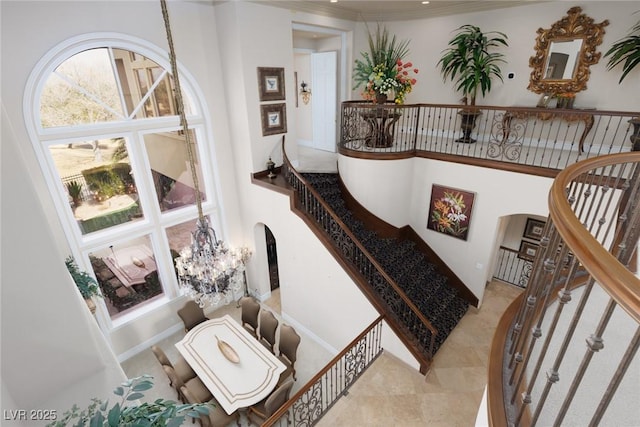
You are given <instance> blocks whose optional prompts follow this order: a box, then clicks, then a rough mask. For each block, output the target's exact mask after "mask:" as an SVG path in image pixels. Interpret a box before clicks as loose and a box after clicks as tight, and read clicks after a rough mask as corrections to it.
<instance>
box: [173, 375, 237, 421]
mask: <svg viewBox="0 0 640 427" xmlns="http://www.w3.org/2000/svg"><path fill="white" fill-rule="evenodd" d="M180 392H181V393H182V395H183V396H184V397H185V400H186V403H190V404H192V405H193V404H197V403H210V404H211V405H209V406H208V408H209V414H208V415H204V414H201V415H200V418H199V419H198V421H200V425H201V426H202V427H225V426H227V425H229V423H230V422H231V421H233V420H234V419H235V421H236V424H237V425H238V427H240V413H239V412H238V411H234V412H233V413H232V414H231V415H229V414H227V413H226V412H225V411H224V409H222V406H220V404H219V403H218V401H217V400H216V399H215V398H213V397H212V398H211V399H209V400H204V401H203V400H200V399H198V398H197V397H196V392H194V391H192V390H191V388H190V386H189V385H186V384H185V385H183V386H182V387H181V389H180Z"/></svg>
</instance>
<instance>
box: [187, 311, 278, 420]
mask: <svg viewBox="0 0 640 427" xmlns="http://www.w3.org/2000/svg"><path fill="white" fill-rule="evenodd" d="M175 346H176V348H177V349H178V351H179V352H180V354H181V355H182V356H183V357H184V358H185V360H186V361H187V363H189V365H190V366H191V368H193V370H194V371H195V373H196V374H197V375H198V377H199V378H200V380H201V381H202V382H203V383H204V385H205V386H206V387H207V388H208V389H209V391H211V394H212V395H213V397H214V398H215V399H216V400H217V401H218V403H219V404H220V406H221V407H222V408H223V409H224V411H225V412H226V413H227V414H229V415H231V414H232V413H233V412H234V411H236V410H238V409H241V408H246V407H249V406H251V405H253V404H255V403H258V402H260V401H261V400H262V399H264V398H266V397H267V396H269V394H270V393H271V392H272V391H273V390H274V389H275V387H276V385H277V384H278V381H279V379H280V374H281V373H282V372H284V371H285V369H286V367H285V365H284V364H283V363H282V362H281V361H280V360H279V359H278V358H277V357H276V356H275V355H274V354H273V353H271V352H270V351H269V350H268V349H267V348H266V347H265V346H263V345H262V344H260V342H259V341H258V340H257V339H256V338H255V337H254V336H252V335H251V334H250V333H249V332H248V331H247V330H246V329H245V328H244V327H243V326H242V325H240V323H238V322H237V321H236V320H234V319H233V318H232V317H231V316H230V315H228V314H227V315H224V316H222V317H218V318H214V319H210V320H207V321H205V322H203V323H200V324H199V325H197V326H195V327H194V328H193V329H191V330H190V331H189V332H187V334H186V335H185V336H184V338H183V339H182V340H180V341H179V342H177V343H176V344H175Z"/></svg>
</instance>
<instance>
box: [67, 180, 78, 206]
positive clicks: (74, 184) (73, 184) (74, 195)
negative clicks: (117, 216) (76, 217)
mask: <svg viewBox="0 0 640 427" xmlns="http://www.w3.org/2000/svg"><path fill="white" fill-rule="evenodd" d="M66 187H67V192H68V193H69V197H71V200H72V201H73V207H74V208H77V207H78V206H80V204H81V203H82V183H80V182H78V181H76V180H73V181H69V182H67V184H66Z"/></svg>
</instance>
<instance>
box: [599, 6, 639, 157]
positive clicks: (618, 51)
mask: <svg viewBox="0 0 640 427" xmlns="http://www.w3.org/2000/svg"><path fill="white" fill-rule="evenodd" d="M636 13H637V12H636ZM604 56H605V57H609V62H608V63H607V70H612V69H613V68H615V67H617V66H618V65H619V64H622V75H621V76H620V80H619V81H618V83H622V81H623V80H624V79H625V77H627V76H628V75H629V73H630V72H631V70H633V69H634V68H635V67H636V66H637V65H638V64H640V21H638V23H637V24H636V25H634V26H633V27H632V28H631V31H630V32H629V34H628V35H627V37H625V38H623V39H620V40H618V41H617V42H615V43H614V44H613V46H611V48H610V49H609V50H608V51H607V53H605V54H604ZM629 123H631V124H632V125H633V133H632V134H631V143H632V144H633V151H640V117H634V118H632V119H631V120H629Z"/></svg>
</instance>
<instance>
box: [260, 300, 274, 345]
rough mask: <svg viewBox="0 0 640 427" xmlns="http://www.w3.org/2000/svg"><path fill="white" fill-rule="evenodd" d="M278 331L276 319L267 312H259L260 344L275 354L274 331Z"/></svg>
mask: <svg viewBox="0 0 640 427" xmlns="http://www.w3.org/2000/svg"><path fill="white" fill-rule="evenodd" d="M277 329H278V319H276V316H274V315H273V313H272V312H270V311H269V310H262V311H261V312H260V342H261V343H262V345H264V346H265V347H266V348H268V349H269V351H271V353H273V354H275V352H276V351H275V346H276V330H277Z"/></svg>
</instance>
